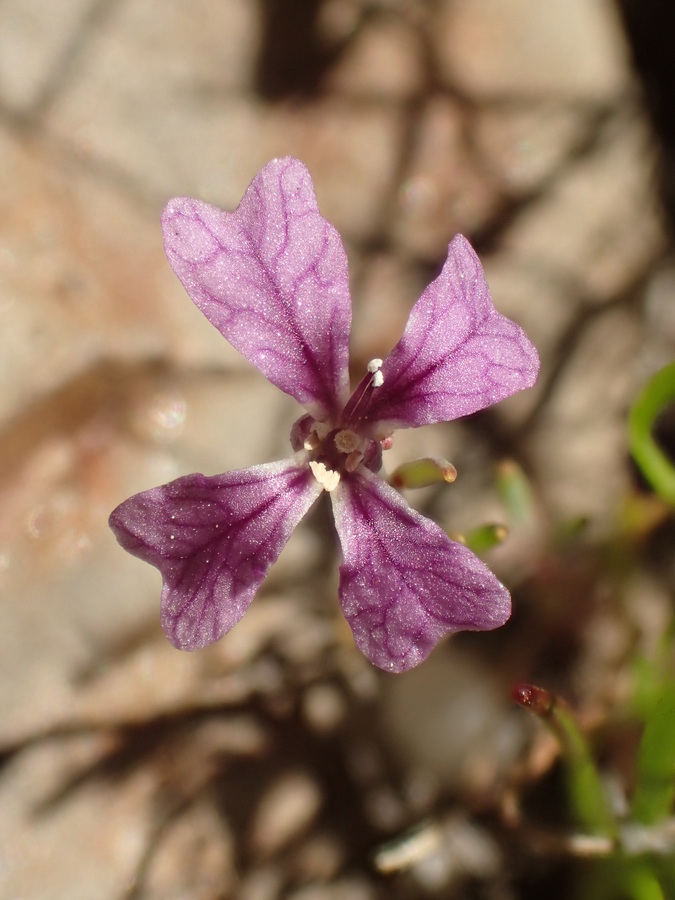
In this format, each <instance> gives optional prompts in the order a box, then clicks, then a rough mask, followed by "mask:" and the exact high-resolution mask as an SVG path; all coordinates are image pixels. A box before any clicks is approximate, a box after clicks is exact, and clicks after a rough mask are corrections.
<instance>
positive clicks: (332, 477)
mask: <svg viewBox="0 0 675 900" xmlns="http://www.w3.org/2000/svg"><path fill="white" fill-rule="evenodd" d="M309 467H310V469H311V470H312V475H313V476H314V477H315V478H316V480H317V481H318V482H319V484H320V485H321V487H322V488H323V489H324V491H334V490H335V488H336V487H337V486H338V484H339V482H340V473H339V472H335V471H333V469H327V468H326V466H325V465H324V464H323V463H322V462H316V460H312V461H311V462H310V464H309Z"/></svg>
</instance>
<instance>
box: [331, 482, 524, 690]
mask: <svg viewBox="0 0 675 900" xmlns="http://www.w3.org/2000/svg"><path fill="white" fill-rule="evenodd" d="M332 497H333V508H334V511H335V521H336V526H337V530H338V534H339V537H340V543H341V544H342V552H343V564H342V566H341V567H340V602H341V604H342V609H343V612H344V614H345V617H346V618H347V621H348V622H349V624H350V626H351V628H352V631H353V633H354V639H355V641H356V644H357V645H358V647H359V649H360V650H361V651H362V652H363V653H364V655H365V656H366V657H367V658H368V659H369V660H370V661H371V662H372V663H373V664H374V665H376V666H378V667H379V668H381V669H384V670H385V671H389V672H405V671H407V670H408V669H411V668H413V667H414V666H417V665H419V663H421V662H422V661H423V660H424V659H426V657H427V656H428V655H429V653H430V652H431V651H432V650H433V648H434V647H435V646H436V644H437V643H438V642H439V641H440V640H441V639H442V638H443V637H444V636H445V635H447V634H451V633H452V632H455V631H490V630H492V629H494V628H499V627H500V626H501V625H503V624H504V623H505V622H506V621H508V619H509V617H510V615H511V597H510V595H509V592H508V591H507V589H506V588H505V587H504V585H503V584H501V582H500V581H499V580H498V579H497V578H496V577H495V575H493V573H492V572H491V571H490V570H489V569H488V568H487V566H486V565H485V564H484V563H483V562H482V561H481V560H480V559H478V557H477V556H475V555H474V554H473V553H472V552H471V551H470V550H468V549H467V548H466V547H464V546H462V545H461V544H457V543H455V542H454V541H451V540H450V539H449V538H448V537H447V535H446V534H445V532H443V531H442V529H441V528H439V527H438V525H436V524H435V523H434V522H432V521H430V520H429V519H425V518H424V517H423V516H421V515H420V514H419V513H417V512H416V511H415V510H413V509H411V507H409V506H408V504H407V503H406V502H405V500H403V498H402V497H401V496H400V494H398V492H397V491H395V490H394V489H393V488H391V487H390V486H389V485H387V484H386V483H385V482H384V481H382V479H380V478H379V477H378V476H376V475H373V474H372V473H369V472H362V473H360V474H358V475H354V476H352V477H350V478H348V479H347V478H345V479H343V481H342V482H341V484H340V485H339V487H338V489H337V490H336V491H335V492H334V494H333V495H332Z"/></svg>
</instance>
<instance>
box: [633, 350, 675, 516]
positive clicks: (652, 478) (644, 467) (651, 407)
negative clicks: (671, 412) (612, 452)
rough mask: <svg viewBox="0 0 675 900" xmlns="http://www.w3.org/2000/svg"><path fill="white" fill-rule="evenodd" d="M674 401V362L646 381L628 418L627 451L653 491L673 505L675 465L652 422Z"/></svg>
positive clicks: (674, 504)
mask: <svg viewBox="0 0 675 900" xmlns="http://www.w3.org/2000/svg"><path fill="white" fill-rule="evenodd" d="M673 400H675V362H674V363H671V364H670V365H668V366H666V367H665V368H664V369H661V370H660V371H659V372H657V373H656V375H654V376H653V378H651V379H650V380H649V382H648V383H647V385H646V387H645V388H644V390H643V391H642V393H641V394H640V396H639V397H638V398H637V400H636V401H635V403H634V404H633V407H632V409H631V411H630V415H629V417H628V436H629V442H630V450H631V453H632V454H633V457H634V459H635V462H636V463H637V464H638V466H639V467H640V470H641V472H642V474H643V475H644V476H645V478H646V479H647V481H648V482H649V483H650V484H651V486H652V487H653V488H654V490H655V491H656V492H657V493H658V494H659V495H660V496H661V497H663V499H664V500H666V501H667V502H668V503H670V504H671V505H673V506H675V467H674V466H673V464H672V462H671V461H670V459H669V458H668V456H667V455H666V454H665V453H664V452H663V450H662V449H661V448H660V447H659V445H658V443H657V442H656V440H655V439H654V435H653V428H654V423H655V421H656V419H657V417H658V415H659V413H661V412H662V410H663V409H664V408H665V407H666V406H667V405H668V404H669V403H671V402H672V401H673Z"/></svg>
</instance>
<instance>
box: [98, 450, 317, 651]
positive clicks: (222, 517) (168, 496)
mask: <svg viewBox="0 0 675 900" xmlns="http://www.w3.org/2000/svg"><path fill="white" fill-rule="evenodd" d="M320 493H321V486H320V485H319V484H318V483H317V482H316V480H315V479H314V477H313V476H312V474H311V472H310V471H309V469H308V468H306V467H303V468H298V467H297V466H296V465H295V463H294V462H293V461H292V460H286V461H283V462H276V463H269V464H267V465H262V466H254V467H253V468H250V469H241V470H239V471H235V472H228V473H226V474H225V475H216V476H213V477H207V476H205V475H186V476H185V477H184V478H178V479H177V480H176V481H172V482H170V483H169V484H165V485H162V486H161V487H156V488H153V489H152V490H149V491H144V492H143V493H141V494H136V495H135V496H133V497H130V498H129V499H128V500H125V501H124V503H122V504H120V506H118V507H117V509H115V510H114V511H113V513H112V514H111V516H110V527H111V528H112V530H113V532H114V533H115V536H116V538H117V540H118V541H119V542H120V544H121V545H122V546H123V547H124V549H125V550H128V551H129V553H133V554H134V556H138V557H139V558H140V559H142V560H145V562H149V563H151V564H152V565H153V566H156V567H157V568H158V569H159V571H160V572H161V574H162V579H163V582H164V587H163V589H162V613H161V621H162V628H163V629H164V632H165V634H166V636H167V637H168V638H169V640H170V641H171V643H172V644H173V645H174V647H177V648H178V649H179V650H196V649H197V648H199V647H206V646H207V645H208V644H211V643H213V642H214V641H217V640H218V639H219V638H221V637H222V636H223V635H224V634H225V633H226V632H228V631H229V630H230V629H231V628H232V627H233V626H234V625H236V623H237V622H238V621H239V619H240V618H241V617H242V616H243V614H244V613H245V612H246V610H247V609H248V606H249V604H250V602H251V600H252V599H253V595H254V594H255V592H256V591H257V589H258V588H259V586H260V584H261V582H262V581H263V579H264V577H265V575H266V574H267V570H268V569H269V567H270V566H271V565H272V563H273V562H274V561H275V560H276V559H277V557H278V556H279V554H280V553H281V550H282V548H283V547H284V545H285V543H286V541H287V540H288V538H289V537H290V535H291V532H292V531H293V529H294V528H295V526H296V525H297V524H298V522H299V521H300V519H302V517H303V516H304V515H305V513H306V512H307V510H308V509H309V507H310V506H311V505H312V503H313V502H314V500H315V499H316V498H317V497H318V495H319V494H320Z"/></svg>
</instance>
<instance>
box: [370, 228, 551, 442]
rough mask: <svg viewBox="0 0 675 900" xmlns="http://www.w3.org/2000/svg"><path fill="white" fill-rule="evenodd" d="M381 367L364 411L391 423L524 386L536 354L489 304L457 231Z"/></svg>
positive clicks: (455, 412)
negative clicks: (378, 381) (379, 378)
mask: <svg viewBox="0 0 675 900" xmlns="http://www.w3.org/2000/svg"><path fill="white" fill-rule="evenodd" d="M381 371H382V377H383V384H382V386H381V387H379V388H377V390H375V391H374V393H373V397H372V400H371V403H370V406H369V408H368V413H367V417H366V418H367V419H368V420H369V421H370V422H373V423H380V422H381V423H383V424H384V426H385V429H389V430H393V429H394V428H406V427H416V426H418V425H430V424H432V423H434V422H448V421H450V420H452V419H456V418H458V417H459V416H466V415H468V414H469V413H473V412H476V411H477V410H479V409H484V408H485V407H486V406H490V405H492V404H493V403H497V402H498V401H499V400H503V399H504V398H505V397H509V396H510V395H511V394H515V393H516V392H517V391H520V390H522V389H523V388H527V387H531V386H532V385H533V384H534V382H535V380H536V378H537V374H538V372H539V356H538V354H537V351H536V350H535V348H534V346H533V344H532V343H531V341H530V340H529V338H528V337H527V335H526V334H525V332H524V331H523V330H522V328H520V327H519V326H518V325H516V323H515V322H512V321H511V320H510V319H507V318H506V316H503V315H501V313H498V312H497V310H496V309H495V308H494V306H493V305H492V299H491V297H490V291H489V289H488V285H487V281H486V279H485V275H484V274H483V268H482V266H481V264H480V261H479V259H478V257H477V256H476V254H475V253H474V251H473V249H472V247H471V245H470V244H469V242H468V241H467V240H466V238H465V237H463V236H462V235H457V236H456V237H455V238H454V239H453V240H452V242H451V243H450V245H449V247H448V258H447V261H446V263H445V265H444V266H443V270H442V272H441V274H440V275H439V276H438V278H437V279H436V280H435V281H433V282H432V283H431V284H430V285H429V287H428V288H427V289H426V290H425V291H424V293H423V294H422V296H421V297H420V299H419V300H418V301H417V303H416V304H415V306H414V307H413V309H412V312H411V313H410V317H409V319H408V323H407V325H406V329H405V332H404V334H403V337H402V338H401V340H400V341H399V342H398V344H397V345H396V347H394V349H393V351H392V352H391V354H390V355H389V357H388V358H387V359H386V360H385V361H384V363H383V365H382V370H381Z"/></svg>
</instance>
